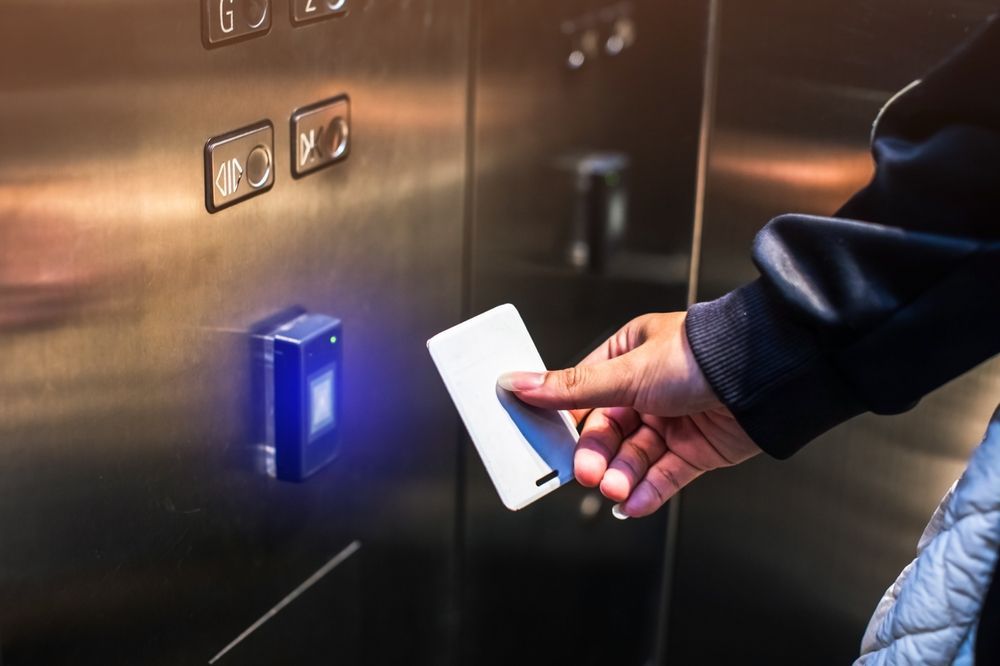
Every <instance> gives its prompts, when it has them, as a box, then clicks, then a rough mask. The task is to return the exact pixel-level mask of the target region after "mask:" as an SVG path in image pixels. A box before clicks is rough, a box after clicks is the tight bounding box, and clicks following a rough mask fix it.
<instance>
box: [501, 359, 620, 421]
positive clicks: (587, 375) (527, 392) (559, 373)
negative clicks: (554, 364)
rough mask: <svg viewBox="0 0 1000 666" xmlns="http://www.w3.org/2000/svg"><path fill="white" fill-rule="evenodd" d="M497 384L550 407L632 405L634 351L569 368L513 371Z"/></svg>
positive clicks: (534, 402) (532, 403)
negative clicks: (546, 370)
mask: <svg viewBox="0 0 1000 666" xmlns="http://www.w3.org/2000/svg"><path fill="white" fill-rule="evenodd" d="M498 384H499V385H500V387H501V388H504V389H507V390H508V391H513V392H514V393H516V394H517V397H518V398H520V399H521V400H523V401H524V402H526V403H528V404H531V405H535V406H536V407H544V408H547V409H572V410H576V409H583V408H587V407H631V406H632V405H633V404H634V403H635V396H636V394H637V392H638V386H637V385H636V371H635V363H634V359H633V358H632V355H631V354H625V355H624V356H618V357H616V358H613V359H611V360H608V361H604V362H600V363H595V364H591V365H578V366H576V367H573V368H567V369H566V370H553V371H551V372H511V373H507V374H505V375H503V376H501V377H500V379H499V380H498Z"/></svg>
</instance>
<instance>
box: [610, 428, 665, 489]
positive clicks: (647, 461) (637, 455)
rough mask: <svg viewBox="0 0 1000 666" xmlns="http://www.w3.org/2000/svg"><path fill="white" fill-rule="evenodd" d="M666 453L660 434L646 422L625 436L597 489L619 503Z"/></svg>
mask: <svg viewBox="0 0 1000 666" xmlns="http://www.w3.org/2000/svg"><path fill="white" fill-rule="evenodd" d="M666 452H667V445H666V442H665V441H664V439H663V436H662V435H661V434H660V433H659V432H657V431H656V430H655V429H653V428H651V427H649V426H648V425H646V424H643V425H641V426H639V428H638V429H637V430H636V431H635V432H634V433H632V434H631V435H630V436H629V437H627V438H626V439H625V440H624V441H623V442H622V445H621V447H620V448H619V449H618V454H617V455H616V456H615V457H614V459H613V460H612V461H611V462H610V464H609V465H608V469H607V471H606V472H605V473H604V478H603V479H602V480H601V492H602V493H603V494H604V496H605V497H607V498H608V499H611V500H614V501H615V502H623V501H625V500H626V498H628V497H629V495H630V494H631V493H632V491H633V489H635V488H636V487H637V486H638V485H639V483H640V481H641V480H642V479H643V477H644V476H646V473H647V471H649V469H650V467H651V466H653V464H654V463H655V462H656V461H657V460H659V459H660V457H661V456H663V454H665V453H666Z"/></svg>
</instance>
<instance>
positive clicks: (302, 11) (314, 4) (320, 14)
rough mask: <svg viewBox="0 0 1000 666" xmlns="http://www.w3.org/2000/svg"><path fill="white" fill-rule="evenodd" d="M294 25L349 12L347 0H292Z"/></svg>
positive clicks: (290, 6)
mask: <svg viewBox="0 0 1000 666" xmlns="http://www.w3.org/2000/svg"><path fill="white" fill-rule="evenodd" d="M289 8H290V10H291V18H292V24H293V25H301V24H303V23H309V22H311V21H317V20H319V19H325V18H332V17H334V16H343V15H344V14H346V13H347V0H291V2H290V3H289Z"/></svg>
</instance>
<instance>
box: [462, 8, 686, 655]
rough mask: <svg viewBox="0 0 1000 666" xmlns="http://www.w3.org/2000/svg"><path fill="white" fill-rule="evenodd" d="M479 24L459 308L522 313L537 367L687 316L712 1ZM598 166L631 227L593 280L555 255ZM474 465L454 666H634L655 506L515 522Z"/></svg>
mask: <svg viewBox="0 0 1000 666" xmlns="http://www.w3.org/2000/svg"><path fill="white" fill-rule="evenodd" d="M478 12H479V16H478V20H477V21H476V29H477V30H478V40H477V43H478V45H479V47H478V50H477V52H476V54H475V59H476V69H475V77H476V80H475V86H474V89H475V94H476V97H475V128H474V130H475V145H474V149H475V156H474V163H475V170H474V172H475V182H474V187H475V191H474V197H473V202H472V204H473V205H472V211H473V218H472V233H471V257H470V261H471V271H470V273H471V278H470V285H469V288H470V296H471V298H470V309H471V313H470V314H473V313H478V312H482V311H485V310H487V309H489V308H491V307H493V306H495V305H498V304H500V303H504V302H511V303H514V304H515V305H516V306H517V307H518V309H519V310H520V312H521V314H522V316H523V318H524V320H525V322H526V324H527V326H528V329H529V330H530V331H531V334H532V337H533V338H534V340H535V342H536V343H537V345H538V348H539V351H540V352H541V355H542V357H543V359H544V360H545V361H546V363H547V364H548V366H549V367H559V366H564V365H566V364H569V363H572V362H575V361H576V360H578V359H579V357H580V356H581V355H582V354H583V353H584V352H586V351H589V349H591V348H592V347H593V346H594V345H596V344H597V343H598V342H599V341H602V340H603V338H604V336H606V335H609V334H610V333H612V332H613V330H614V329H616V328H617V327H619V326H621V325H622V324H624V323H625V322H626V321H627V320H628V319H629V318H630V317H632V316H634V315H637V314H640V313H645V312H649V311H657V310H659V311H663V310H671V309H679V308H683V307H684V305H685V297H686V289H687V277H688V275H687V269H688V259H689V247H690V244H691V223H690V221H691V215H692V206H693V203H694V165H695V163H696V157H697V145H698V123H699V113H700V100H701V81H702V73H701V64H702V53H703V48H704V45H703V36H704V32H705V18H706V17H705V5H704V3H701V2H687V1H682V2H672V3H661V2H656V1H655V0H639V1H633V2H607V1H605V2H600V1H597V0H584V1H581V0H559V1H555V2H531V1H528V0H499V1H494V0H491V1H489V2H481V3H478ZM623 17H624V18H625V19H627V21H624V20H623ZM620 20H621V21H622V22H619V21H620ZM616 38H617V39H620V40H621V41H617V39H616ZM625 44H627V46H624V45H625ZM609 154H610V155H614V156H616V157H614V158H613V159H610V160H609V159H607V157H606V156H607V155H609ZM600 161H609V162H613V163H614V164H615V165H616V168H615V169H614V170H612V171H609V176H611V177H613V178H614V179H616V180H615V182H614V183H609V184H608V187H618V186H619V185H620V184H619V183H618V182H617V178H618V177H619V171H620V167H622V165H623V164H625V163H626V162H627V164H628V167H627V171H626V173H625V175H624V178H625V180H626V187H627V191H628V204H627V210H628V213H627V224H626V226H625V229H624V232H623V234H622V235H623V237H622V238H621V247H620V250H619V251H618V252H617V254H615V255H614V256H613V257H612V258H611V260H610V261H605V260H604V258H603V257H602V259H601V261H599V262H583V261H581V262H580V263H581V264H586V263H589V264H590V268H589V269H585V268H583V267H582V266H574V265H572V263H571V262H570V261H569V260H568V259H567V256H568V255H570V254H571V253H569V252H568V251H567V250H568V249H569V243H570V239H572V238H574V237H576V238H579V237H587V234H575V233H574V224H575V222H577V221H579V220H580V219H581V217H579V216H578V214H577V213H578V211H579V210H580V209H581V207H583V208H586V207H587V206H591V205H593V201H591V198H590V197H589V193H591V192H592V189H591V186H590V185H589V184H588V183H587V179H589V178H593V177H594V174H593V173H591V171H592V169H590V166H592V165H593V164H594V163H596V162H600ZM588 165H590V166H588ZM581 178H582V179H583V181H584V182H583V184H582V185H581V184H580V179H581ZM581 197H584V198H585V200H584V201H583V202H581V200H580V199H581ZM593 199H595V200H597V201H598V202H599V203H600V202H610V201H617V200H618V197H615V196H611V197H604V196H597V197H593ZM601 205H603V204H601ZM610 205H611V206H612V207H613V206H614V205H617V204H610ZM609 215H611V213H609ZM582 219H587V220H589V219H591V218H590V217H589V214H585V215H584V216H583V218H582ZM610 220H611V217H609V223H610ZM617 234H618V231H617V230H616V231H615V233H614V234H596V235H597V236H617ZM590 236H594V234H590ZM615 244H618V241H617V240H616V241H615ZM467 462H468V464H467V467H466V469H467V470H468V480H467V484H466V493H467V495H466V499H467V505H466V517H465V521H464V530H465V534H466V553H467V560H466V562H465V571H466V574H467V575H466V581H465V597H464V598H465V601H466V607H467V608H468V609H469V611H470V612H468V613H466V620H467V623H466V625H465V626H464V627H463V639H464V640H463V643H464V652H463V663H470V664H473V663H474V664H507V663H524V659H526V658H527V659H529V660H530V661H531V663H578V664H596V663H614V664H639V663H644V662H645V661H646V660H647V659H648V658H649V657H650V655H651V654H652V653H653V651H654V649H655V648H654V645H655V643H656V640H657V633H658V631H659V624H660V619H659V616H658V608H659V606H660V600H659V593H660V587H659V584H660V578H661V563H662V560H663V546H664V541H665V534H666V512H661V513H660V514H659V515H658V516H657V517H655V518H649V519H644V520H631V521H626V522H620V521H616V520H614V519H613V518H612V517H611V513H610V509H611V506H610V503H608V502H606V501H604V500H603V498H602V497H601V496H600V495H599V493H597V492H595V491H590V490H585V489H583V488H581V487H579V486H577V485H574V484H571V485H568V486H566V487H564V488H561V489H560V490H559V491H557V492H555V493H553V494H551V495H549V496H547V497H546V498H545V500H544V501H542V502H538V503H536V504H534V505H532V506H530V507H528V508H526V509H524V510H523V511H520V512H518V513H514V514H512V513H509V512H507V511H506V510H505V509H504V508H503V507H502V506H501V504H500V501H499V499H498V498H497V496H496V492H495V491H494V490H493V488H492V486H491V484H490V483H489V479H488V478H487V476H486V475H485V473H484V472H483V470H482V465H481V464H480V462H479V460H478V458H476V457H475V456H474V455H469V456H468V461H467ZM526 654H527V655H528V656H527V657H526V656H525V655H526Z"/></svg>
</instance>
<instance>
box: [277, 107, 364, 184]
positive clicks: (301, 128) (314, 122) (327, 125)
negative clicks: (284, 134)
mask: <svg viewBox="0 0 1000 666" xmlns="http://www.w3.org/2000/svg"><path fill="white" fill-rule="evenodd" d="M290 125H291V137H290V139H291V148H292V150H291V160H292V175H293V176H294V177H296V178H300V177H302V176H304V175H306V174H308V173H312V172H313V171H316V170H317V169H321V168H323V167H325V166H329V165H331V164H333V163H334V162H339V161H340V160H342V159H344V158H345V157H347V154H348V152H349V151H350V148H351V143H350V142H351V102H350V99H348V97H347V95H339V96H337V97H333V98H330V99H327V100H323V101H322V102H317V103H316V104H310V105H309V106H305V107H302V108H300V109H298V110H296V111H295V112H293V113H292V118H291V123H290Z"/></svg>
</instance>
